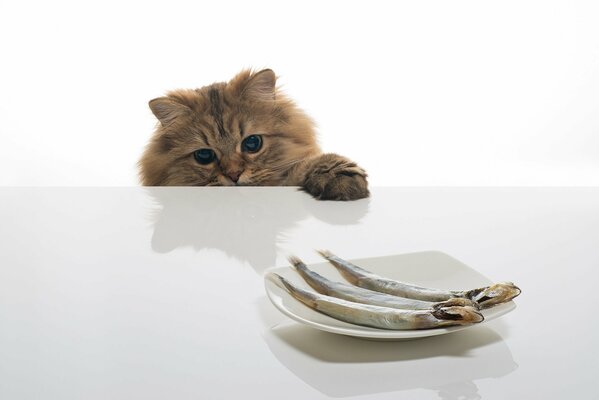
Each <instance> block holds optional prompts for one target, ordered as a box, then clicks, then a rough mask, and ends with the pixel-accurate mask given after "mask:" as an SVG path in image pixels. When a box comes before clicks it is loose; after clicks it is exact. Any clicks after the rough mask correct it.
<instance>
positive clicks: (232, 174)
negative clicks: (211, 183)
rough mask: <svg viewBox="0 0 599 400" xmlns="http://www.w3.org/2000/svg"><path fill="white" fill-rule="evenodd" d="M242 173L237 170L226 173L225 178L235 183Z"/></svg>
mask: <svg viewBox="0 0 599 400" xmlns="http://www.w3.org/2000/svg"><path fill="white" fill-rule="evenodd" d="M242 172H243V171H242V170H237V171H227V176H228V177H229V179H231V180H232V181H233V182H235V183H237V181H238V180H239V175H241V173H242Z"/></svg>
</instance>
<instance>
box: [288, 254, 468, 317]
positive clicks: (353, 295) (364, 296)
mask: <svg viewBox="0 0 599 400" xmlns="http://www.w3.org/2000/svg"><path fill="white" fill-rule="evenodd" d="M289 262H290V263H291V264H292V265H293V266H294V267H295V269H296V271H297V272H298V273H299V274H300V276H301V277H302V278H304V280H305V281H306V283H308V285H310V286H311V287H312V288H313V289H314V290H316V291H317V292H318V293H320V294H324V295H327V296H332V297H337V298H339V299H343V300H347V301H353V302H356V303H363V304H370V305H374V306H382V307H391V308H398V309H403V310H431V309H433V308H434V307H435V306H437V307H451V306H470V307H475V308H478V305H477V304H476V303H475V302H473V301H472V300H469V299H466V298H453V299H449V300H447V301H444V302H431V301H424V300H415V299H408V298H406V297H399V296H394V295H390V294H387V293H380V292H375V291H373V290H369V289H364V288H361V287H358V286H353V285H350V284H347V283H342V282H334V281H331V280H329V279H327V278H325V277H324V276H322V275H320V274H318V273H316V272H314V271H312V270H311V269H309V268H308V267H307V266H306V264H304V263H303V262H302V260H300V259H299V258H297V257H293V256H292V257H289Z"/></svg>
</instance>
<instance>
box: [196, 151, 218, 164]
mask: <svg viewBox="0 0 599 400" xmlns="http://www.w3.org/2000/svg"><path fill="white" fill-rule="evenodd" d="M193 158H195V159H196V161H197V162H198V163H200V164H202V165H206V164H210V163H211V162H212V161H214V160H215V159H216V154H214V150H212V149H199V150H196V151H194V152H193Z"/></svg>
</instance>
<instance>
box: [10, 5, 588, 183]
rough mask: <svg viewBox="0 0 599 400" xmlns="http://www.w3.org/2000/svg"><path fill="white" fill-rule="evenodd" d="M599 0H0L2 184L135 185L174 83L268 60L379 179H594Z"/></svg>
mask: <svg viewBox="0 0 599 400" xmlns="http://www.w3.org/2000/svg"><path fill="white" fill-rule="evenodd" d="M598 21H599V3H598V2H595V1H588V2H583V1H561V2H552V1H539V2H531V1H521V0H520V1H501V2H481V1H451V2H450V1H426V2H414V1H410V2H407V1H406V2H398V1H387V2H383V1H368V2H354V1H301V2H299V1H298V2H293V3H291V2H281V1H236V2H233V1H211V2H201V1H188V2H184V1H145V2H129V3H125V2H123V1H122V0H121V1H116V0H106V1H103V2H96V4H92V3H90V2H80V1H71V2H69V1H52V2H48V1H44V2H43V1H38V2H33V1H18V2H7V1H3V0H0V45H1V47H0V50H1V53H0V58H1V61H0V185H92V186H93V185H136V184H137V176H136V167H135V163H136V161H137V159H138V158H139V156H140V154H141V152H142V149H143V146H144V145H145V143H146V141H147V140H148V138H149V137H150V134H151V132H152V130H153V127H154V124H155V120H154V117H153V115H152V114H151V112H150V111H149V109H148V107H147V102H148V101H149V100H150V99H152V98H154V97H158V96H161V95H163V94H164V93H165V92H166V91H167V90H171V89H175V88H194V87H200V86H203V85H206V84H210V83H212V82H214V81H224V80H228V79H229V78H231V77H232V76H233V75H234V74H235V73H236V72H238V71H239V70H241V69H242V68H245V67H255V68H262V67H269V68H272V69H274V70H275V72H276V73H277V74H278V75H279V77H280V78H279V83H280V84H281V85H282V86H283V88H284V89H285V91H286V92H287V93H288V94H289V95H290V96H291V97H292V98H294V99H295V100H296V101H297V102H298V103H299V104H300V106H301V107H303V108H304V109H305V110H306V111H308V112H309V114H311V115H312V116H313V118H314V119H315V120H316V121H317V123H318V125H319V132H320V141H321V144H322V147H323V149H324V150H325V151H334V152H338V153H340V154H344V155H347V156H349V157H351V158H354V159H355V160H357V161H358V162H359V163H360V164H362V166H364V167H365V168H366V169H367V170H368V172H369V174H370V179H371V183H372V184H373V185H379V186H385V185H597V184H599V22H598Z"/></svg>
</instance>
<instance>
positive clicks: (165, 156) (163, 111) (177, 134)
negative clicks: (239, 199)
mask: <svg viewBox="0 0 599 400" xmlns="http://www.w3.org/2000/svg"><path fill="white" fill-rule="evenodd" d="M149 105H150V109H151V110H152V112H153V113H154V115H155V116H156V117H157V118H158V120H159V121H160V124H159V126H158V128H157V129H156V131H155V132H154V135H153V136H152V138H151V139H150V142H149V144H148V145H147V147H146V150H145V152H144V154H143V155H142V157H141V159H140V161H139V163H138V164H139V174H140V180H141V182H142V184H143V185H146V186H230V185H249V186H301V187H302V188H303V189H304V190H305V191H307V192H308V193H310V194H312V195H313V196H314V197H316V198H319V199H323V200H329V199H330V200H354V199H359V198H363V197H367V196H368V188H367V186H368V185H367V181H366V173H365V172H364V170H363V169H361V168H360V167H358V166H357V165H356V164H355V163H354V162H352V161H350V160H348V159H346V158H344V157H342V156H339V155H336V154H322V153H321V151H320V149H319V147H318V145H317V143H316V135H315V131H314V123H313V122H312V120H311V119H310V118H309V117H308V116H307V115H306V114H305V113H304V112H303V111H302V110H300V109H299V108H298V107H297V106H296V105H295V103H293V102H292V101H291V100H289V99H288V98H286V97H285V96H284V95H283V94H282V93H281V92H280V91H279V90H278V89H277V88H276V77H275V74H274V72H272V71H271V70H269V69H266V70H262V71H260V72H252V71H249V70H246V71H242V72H241V73H239V74H238V75H237V76H235V77H234V78H233V79H232V80H231V81H229V82H227V83H214V84H212V85H209V86H205V87H203V88H200V89H195V90H175V91H172V92H170V93H168V95H167V96H166V97H159V98H157V99H154V100H152V101H150V103H149ZM249 135H261V136H262V139H263V141H262V143H263V144H262V148H261V149H260V150H259V151H258V152H256V153H248V152H242V151H241V147H240V146H241V142H242V140H243V139H244V138H245V137H247V136H249ZM205 148H210V149H212V150H213V151H214V152H215V153H216V156H217V159H216V161H214V162H212V163H210V164H208V165H202V164H199V163H198V162H197V161H196V160H195V159H194V156H193V153H194V151H196V150H198V149H205ZM236 175H239V180H238V181H237V182H234V180H232V179H231V178H230V176H236Z"/></svg>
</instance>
